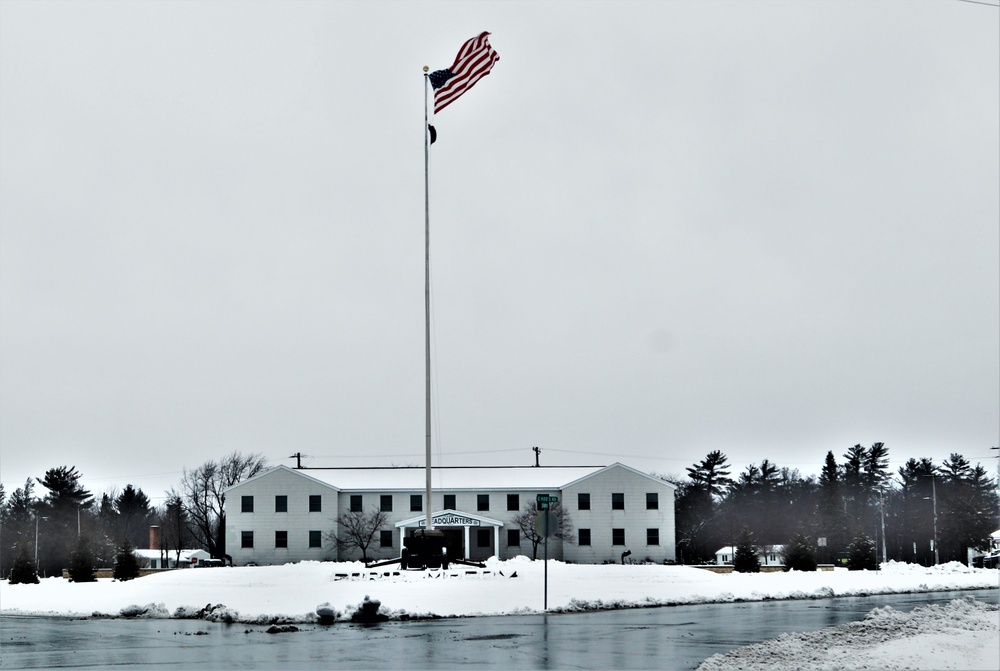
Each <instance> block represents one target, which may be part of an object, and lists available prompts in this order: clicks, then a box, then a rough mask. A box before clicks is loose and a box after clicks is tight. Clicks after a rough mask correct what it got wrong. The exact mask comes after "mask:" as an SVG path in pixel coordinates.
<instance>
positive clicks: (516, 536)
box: [507, 529, 521, 548]
mask: <svg viewBox="0 0 1000 671" xmlns="http://www.w3.org/2000/svg"><path fill="white" fill-rule="evenodd" d="M511 539H513V541H514V542H513V543H511ZM507 547H509V548H519V547H521V530H520V529H507Z"/></svg>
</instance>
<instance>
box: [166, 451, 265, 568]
mask: <svg viewBox="0 0 1000 671" xmlns="http://www.w3.org/2000/svg"><path fill="white" fill-rule="evenodd" d="M265 468H267V459H265V458H264V457H263V456H262V455H260V454H247V455H244V454H240V453H239V452H233V453H232V454H229V455H227V456H225V457H223V458H222V459H221V460H220V461H218V462H216V461H206V462H205V463H204V464H202V465H201V466H199V467H198V468H196V469H194V470H193V471H188V470H187V469H184V477H183V478H182V480H181V495H182V497H183V500H184V508H185V510H186V511H187V513H188V523H189V528H190V530H191V534H192V535H193V536H194V538H195V540H196V541H197V542H198V543H200V544H201V545H202V546H203V547H204V548H206V549H207V550H208V553H209V554H210V555H212V557H213V558H216V559H223V558H224V557H225V553H226V507H225V506H226V493H225V492H226V490H227V489H228V488H230V487H232V486H233V485H235V484H237V483H240V482H243V481H244V480H248V479H250V478H252V477H253V476H255V475H257V474H258V473H260V472H261V471H263V470H264V469H265Z"/></svg>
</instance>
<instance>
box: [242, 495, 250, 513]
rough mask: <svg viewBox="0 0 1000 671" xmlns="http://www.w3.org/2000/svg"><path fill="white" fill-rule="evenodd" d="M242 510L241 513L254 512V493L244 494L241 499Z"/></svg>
mask: <svg viewBox="0 0 1000 671" xmlns="http://www.w3.org/2000/svg"><path fill="white" fill-rule="evenodd" d="M240 512H241V513H252V512H253V495H250V496H244V497H243V498H241V499H240Z"/></svg>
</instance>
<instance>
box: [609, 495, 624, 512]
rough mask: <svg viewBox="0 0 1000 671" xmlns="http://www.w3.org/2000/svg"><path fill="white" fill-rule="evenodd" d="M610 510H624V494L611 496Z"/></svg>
mask: <svg viewBox="0 0 1000 671" xmlns="http://www.w3.org/2000/svg"><path fill="white" fill-rule="evenodd" d="M611 510H625V493H624V492H614V493H613V494H612V495H611Z"/></svg>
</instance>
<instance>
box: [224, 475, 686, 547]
mask: <svg viewBox="0 0 1000 671" xmlns="http://www.w3.org/2000/svg"><path fill="white" fill-rule="evenodd" d="M425 488H426V472H425V470H424V469H423V468H420V467H402V468H396V467H392V468H304V469H294V468H288V467H287V466H277V467H275V468H272V469H270V470H268V471H265V472H263V473H260V474H259V475H257V476H255V477H253V478H251V479H249V480H246V481H245V482H241V483H239V484H237V485H235V486H233V487H230V488H229V489H228V490H226V553H227V554H228V555H230V556H231V557H232V561H233V564H234V565H237V566H240V565H245V564H250V563H255V564H283V563H287V562H296V561H302V560H335V561H348V560H356V559H360V557H361V553H360V551H358V550H351V551H349V552H343V553H340V552H338V551H337V549H336V548H335V547H334V545H333V544H332V543H331V542H330V540H329V535H330V533H331V532H339V530H338V528H337V518H338V517H339V516H340V515H341V514H342V513H346V512H349V511H353V512H367V511H371V510H378V511H381V512H383V513H384V514H385V520H386V521H385V523H384V525H383V527H382V528H381V529H379V531H378V534H377V536H376V538H375V541H374V542H373V543H372V546H371V547H370V548H369V550H368V556H369V558H370V559H383V558H384V559H389V558H393V557H397V556H399V554H400V551H401V548H402V539H403V538H404V537H406V536H410V535H413V533H414V532H415V531H416V530H417V529H419V528H421V527H423V526H425V525H426V518H427V511H426V509H425V507H424V506H425V505H427V502H425V501H424V498H425V494H426V489H425ZM674 489H675V487H674V486H673V485H672V484H670V483H669V482H666V481H664V480H661V479H659V478H656V477H653V476H651V475H648V474H646V473H642V472H641V471H638V470H636V469H634V468H631V467H629V466H625V465H624V464H620V463H616V464H612V465H610V466H603V467H597V466H581V467H550V466H535V467H503V466H499V467H441V468H434V469H433V471H432V493H431V499H432V500H431V501H430V505H431V514H432V522H433V525H434V527H435V528H436V529H440V530H441V531H443V532H444V534H445V539H446V544H447V546H448V554H449V555H450V556H452V557H464V558H467V559H473V560H482V559H486V558H488V557H493V556H495V557H498V558H500V559H508V558H511V557H515V556H517V555H528V556H531V554H532V547H531V543H530V542H529V541H528V540H527V539H526V538H524V537H523V534H522V533H521V530H520V529H519V527H518V525H517V524H515V523H514V517H515V516H516V515H518V514H519V513H520V512H522V511H524V510H525V508H526V506H527V505H528V504H529V503H532V502H534V501H535V500H536V497H537V496H538V495H540V494H548V495H550V496H556V497H558V499H559V504H560V505H561V506H562V507H563V509H564V510H565V511H566V512H567V513H568V514H569V519H570V522H571V525H572V528H571V532H572V536H573V538H574V540H573V541H566V542H563V541H559V540H557V539H554V538H550V539H549V547H548V555H549V557H550V558H554V559H562V560H564V561H571V562H580V563H602V562H608V561H614V562H618V561H620V560H621V557H622V555H623V554H625V553H626V552H628V553H630V559H631V560H633V561H644V560H650V561H654V562H657V563H662V562H664V561H673V560H674V559H675V557H676V554H675V548H674Z"/></svg>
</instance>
